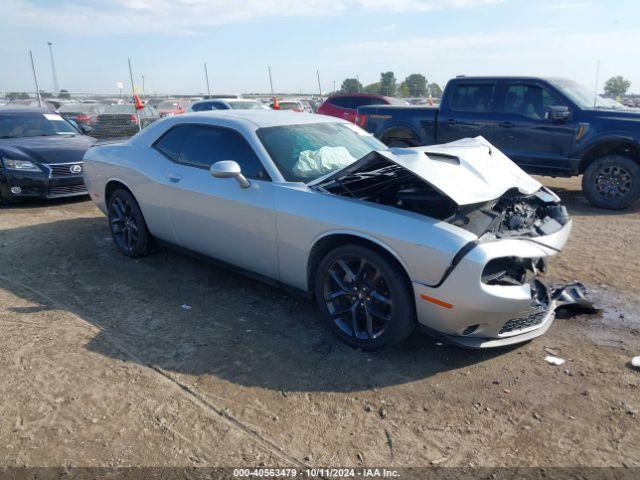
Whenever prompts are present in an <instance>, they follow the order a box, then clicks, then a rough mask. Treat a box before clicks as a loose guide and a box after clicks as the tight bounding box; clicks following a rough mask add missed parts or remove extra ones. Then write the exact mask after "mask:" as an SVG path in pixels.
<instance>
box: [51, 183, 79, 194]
mask: <svg viewBox="0 0 640 480" xmlns="http://www.w3.org/2000/svg"><path fill="white" fill-rule="evenodd" d="M82 193H87V187H86V185H67V186H64V187H51V188H50V189H49V196H58V195H74V194H82Z"/></svg>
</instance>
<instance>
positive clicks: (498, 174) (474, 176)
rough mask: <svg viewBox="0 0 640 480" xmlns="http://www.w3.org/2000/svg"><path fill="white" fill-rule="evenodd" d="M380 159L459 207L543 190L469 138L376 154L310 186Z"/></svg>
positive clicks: (487, 145)
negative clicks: (514, 191)
mask: <svg viewBox="0 0 640 480" xmlns="http://www.w3.org/2000/svg"><path fill="white" fill-rule="evenodd" d="M430 154H431V155H430ZM378 155H379V156H382V157H384V158H386V159H387V160H389V161H391V162H394V163H396V164H398V165H400V166H401V167H403V168H406V169H407V170H409V171H411V172H413V173H414V174H416V175H417V176H418V177H420V178H422V179H423V180H424V181H426V182H427V183H429V185H431V186H432V187H433V188H435V189H436V190H438V191H439V192H440V193H442V194H443V195H446V196H447V197H449V198H451V200H453V201H454V202H455V203H457V204H458V205H470V204H474V203H482V202H488V201H490V200H495V199H497V198H499V197H501V196H502V195H503V194H504V193H505V192H507V190H511V189H513V188H516V189H518V190H519V191H520V193H522V194H525V195H530V194H533V193H535V192H537V191H538V190H540V188H542V184H540V182H538V181H537V180H534V179H533V178H532V177H530V176H529V175H527V173H525V171H524V170H522V169H521V168H520V167H518V166H517V165H516V164H515V163H513V162H512V161H511V160H510V159H509V158H508V157H507V156H506V155H504V154H503V153H502V152H501V151H500V150H498V149H497V148H496V147H494V146H493V145H491V143H489V142H488V141H487V140H486V139H484V138H483V137H475V138H465V139H462V140H458V141H455V142H451V143H446V144H443V145H432V146H429V147H416V148H391V149H389V150H380V151H376V152H372V153H371V154H369V155H367V156H365V157H363V158H361V159H360V160H358V161H357V162H355V163H352V164H351V165H349V166H347V167H345V168H343V169H342V170H339V171H337V172H334V173H333V174H332V175H330V176H329V177H322V178H319V179H317V180H316V181H313V182H311V183H310V184H309V185H315V184H318V183H324V182H326V181H328V180H329V179H332V178H339V177H341V176H344V175H345V174H346V173H352V172H356V171H357V170H359V169H361V168H363V167H364V166H365V165H367V164H368V163H369V162H371V161H374V160H375V158H376V157H377V156H378Z"/></svg>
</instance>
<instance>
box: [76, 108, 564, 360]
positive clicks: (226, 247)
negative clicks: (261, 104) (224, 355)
mask: <svg viewBox="0 0 640 480" xmlns="http://www.w3.org/2000/svg"><path fill="white" fill-rule="evenodd" d="M84 175H85V182H86V185H87V187H88V190H89V193H90V195H91V198H92V199H93V200H94V202H95V203H96V204H97V206H98V207H99V208H100V210H102V211H103V212H104V213H105V214H106V215H107V216H108V218H109V228H110V230H111V234H112V236H113V239H114V241H115V244H116V245H117V247H118V248H119V249H120V251H121V252H122V253H123V254H125V255H128V256H132V257H137V256H141V255H144V254H146V253H148V252H149V251H150V247H151V245H152V243H153V242H154V240H157V241H160V242H162V243H164V244H171V245H176V246H178V247H181V248H183V249H188V250H192V251H194V252H197V253H199V254H202V255H204V256H207V257H212V258H215V259H217V260H220V261H222V262H224V263H226V264H229V265H232V266H234V267H237V268H238V269H240V270H241V271H245V272H246V271H249V272H251V273H252V275H254V276H258V277H259V278H262V279H265V280H266V281H269V282H272V283H277V284H284V285H288V286H290V287H294V288H295V289H297V290H300V291H303V292H306V293H307V294H308V295H310V296H312V297H315V299H316V301H317V302H318V306H319V308H320V311H321V313H322V315H323V317H324V318H325V319H326V321H327V323H328V324H329V325H330V326H331V328H332V329H333V330H334V331H335V332H336V334H337V335H338V336H339V337H340V338H342V339H343V340H344V341H346V342H348V343H350V344H351V345H355V346H358V347H361V348H364V349H372V348H379V347H382V346H386V345H390V344H393V343H396V342H398V341H400V340H402V339H403V338H405V337H406V336H407V335H408V334H409V333H410V332H411V331H412V330H413V329H414V328H415V327H417V326H422V327H424V328H425V329H427V330H428V331H430V332H436V333H437V334H438V335H440V336H444V337H446V338H447V339H449V340H450V341H452V342H455V343H457V344H460V345H464V346H468V347H482V348H484V347H494V346H502V345H509V344H514V343H518V342H522V341H526V340H529V339H531V338H534V337H536V336H538V335H541V334H542V333H544V332H545V331H546V330H547V329H548V328H549V326H550V325H551V323H552V322H553V319H554V309H555V307H556V305H557V304H556V302H555V301H554V297H553V289H552V288H550V287H549V286H548V285H547V283H546V282H545V281H544V280H543V279H542V278H541V275H542V274H543V272H544V270H545V262H546V260H547V258H548V257H550V256H552V255H554V254H556V253H557V252H559V251H560V250H561V249H562V247H563V246H564V244H565V242H566V241H567V238H568V237H569V232H570V231H571V225H572V221H571V219H570V218H569V217H568V215H567V211H566V209H565V208H564V207H563V206H562V205H560V203H559V198H558V197H557V196H556V195H554V194H553V193H552V192H550V191H549V190H548V189H546V188H544V187H543V186H542V185H541V184H540V183H539V182H537V181H536V180H534V179H533V178H531V177H530V176H529V175H527V174H526V173H525V172H524V171H522V170H521V169H520V168H519V167H518V166H517V165H515V164H514V163H513V162H512V161H511V160H509V159H508V158H507V157H505V156H504V155H503V154H502V153H501V152H500V151H499V150H498V149H497V148H495V147H494V146H493V145H491V144H490V143H489V142H487V141H486V140H485V139H483V138H481V137H478V138H475V139H465V140H460V141H456V142H452V143H450V144H445V145H437V146H430V147H420V148H407V149H401V148H396V149H393V148H392V149H389V148H387V147H386V146H385V145H384V144H382V143H381V142H380V141H378V140H377V139H376V138H374V137H373V136H371V135H370V134H368V133H366V132H365V131H363V130H361V129H360V128H358V127H357V126H355V125H353V124H351V123H348V122H346V121H344V120H340V119H336V118H334V117H328V116H323V115H313V114H306V113H291V112H274V111H261V110H253V111H251V110H244V111H240V110H227V111H223V112H203V113H193V114H190V113H188V114H184V115H180V116H175V117H168V118H165V119H163V120H160V121H157V122H155V123H153V124H152V125H150V126H149V127H147V128H146V129H144V130H143V131H142V132H140V133H139V134H137V135H136V136H134V137H133V138H131V139H130V140H128V141H126V142H124V143H121V144H109V145H99V146H95V147H92V148H91V149H90V150H89V151H88V152H87V154H86V155H85V158H84Z"/></svg>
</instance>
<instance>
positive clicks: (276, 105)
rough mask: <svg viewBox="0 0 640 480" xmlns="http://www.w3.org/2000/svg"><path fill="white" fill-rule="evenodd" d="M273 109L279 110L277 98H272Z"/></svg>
mask: <svg viewBox="0 0 640 480" xmlns="http://www.w3.org/2000/svg"><path fill="white" fill-rule="evenodd" d="M273 109H274V110H280V104H279V103H278V97H273Z"/></svg>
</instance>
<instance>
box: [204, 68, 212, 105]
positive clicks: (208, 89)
mask: <svg viewBox="0 0 640 480" xmlns="http://www.w3.org/2000/svg"><path fill="white" fill-rule="evenodd" d="M204 80H205V82H207V97H208V98H211V87H210V86H209V71H208V70H207V62H204Z"/></svg>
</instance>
